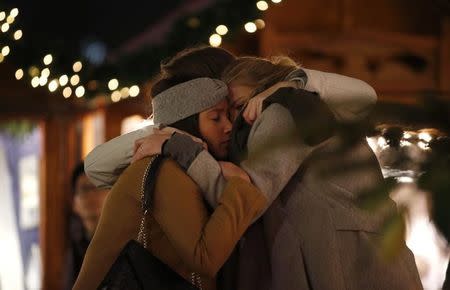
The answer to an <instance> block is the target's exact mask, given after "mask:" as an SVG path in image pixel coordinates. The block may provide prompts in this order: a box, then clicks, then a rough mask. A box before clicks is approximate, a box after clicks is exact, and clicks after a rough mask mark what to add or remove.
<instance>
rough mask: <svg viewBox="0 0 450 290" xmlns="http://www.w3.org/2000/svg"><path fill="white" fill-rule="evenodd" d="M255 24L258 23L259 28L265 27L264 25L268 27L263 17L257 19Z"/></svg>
mask: <svg viewBox="0 0 450 290" xmlns="http://www.w3.org/2000/svg"><path fill="white" fill-rule="evenodd" d="M255 25H256V28H258V29H264V27H266V23H265V22H264V20H262V19H256V20H255Z"/></svg>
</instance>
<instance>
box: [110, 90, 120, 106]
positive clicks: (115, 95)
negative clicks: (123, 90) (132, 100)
mask: <svg viewBox="0 0 450 290" xmlns="http://www.w3.org/2000/svg"><path fill="white" fill-rule="evenodd" d="M120 98H121V94H120V92H119V91H114V92H112V94H111V100H112V101H113V102H114V103H117V102H118V101H120Z"/></svg>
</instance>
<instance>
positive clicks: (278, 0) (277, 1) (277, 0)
mask: <svg viewBox="0 0 450 290" xmlns="http://www.w3.org/2000/svg"><path fill="white" fill-rule="evenodd" d="M272 2H273V3H275V4H278V3H281V0H272Z"/></svg>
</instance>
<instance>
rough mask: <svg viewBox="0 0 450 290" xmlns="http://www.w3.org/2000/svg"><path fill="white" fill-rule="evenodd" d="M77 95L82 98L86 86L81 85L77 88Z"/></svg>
mask: <svg viewBox="0 0 450 290" xmlns="http://www.w3.org/2000/svg"><path fill="white" fill-rule="evenodd" d="M75 95H76V96H77V97H78V98H81V97H82V96H84V87H83V86H79V87H78V88H77V89H76V90H75Z"/></svg>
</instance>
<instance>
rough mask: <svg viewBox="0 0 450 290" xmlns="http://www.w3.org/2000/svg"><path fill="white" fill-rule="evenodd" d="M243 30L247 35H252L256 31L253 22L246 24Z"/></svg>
mask: <svg viewBox="0 0 450 290" xmlns="http://www.w3.org/2000/svg"><path fill="white" fill-rule="evenodd" d="M244 28H245V30H246V31H247V32H248V33H253V32H255V31H256V24H255V23H253V22H247V23H246V24H245V26H244Z"/></svg>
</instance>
